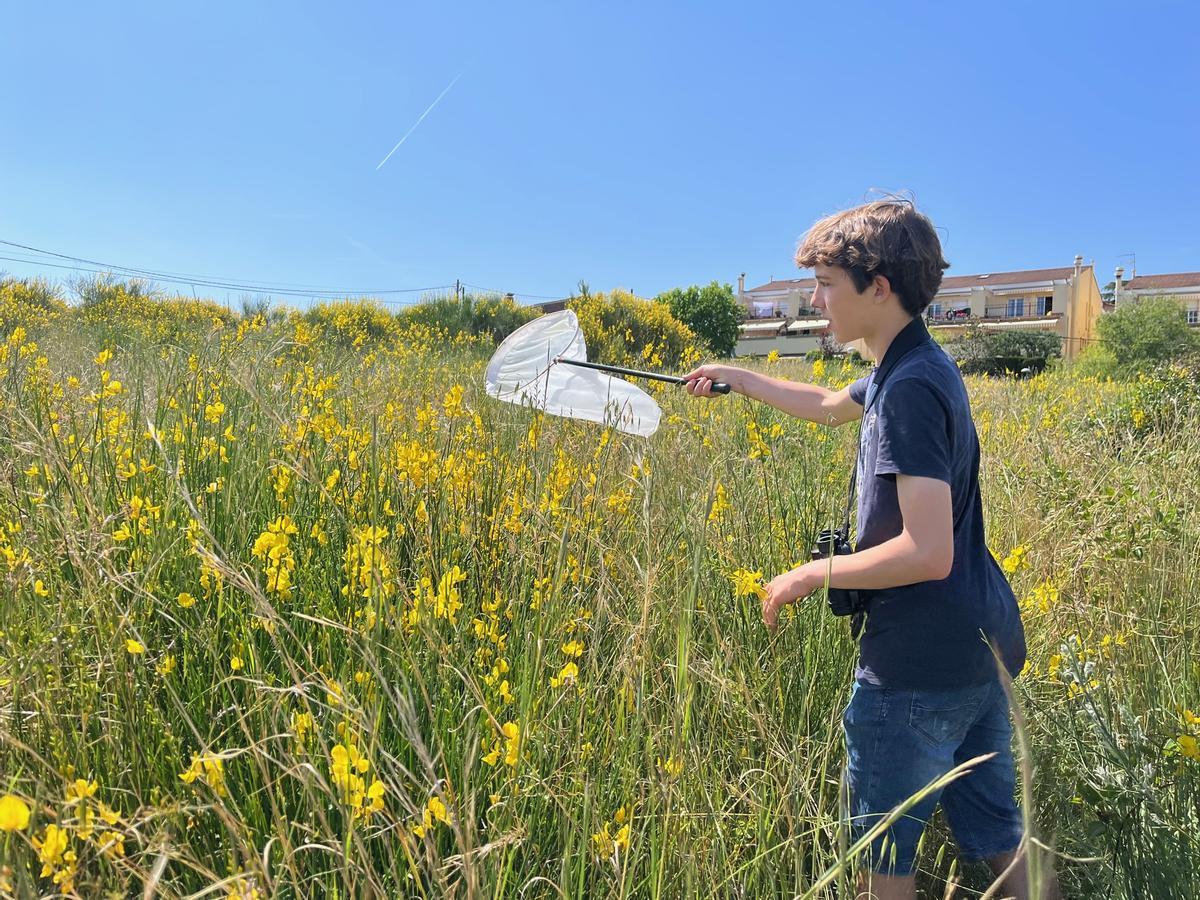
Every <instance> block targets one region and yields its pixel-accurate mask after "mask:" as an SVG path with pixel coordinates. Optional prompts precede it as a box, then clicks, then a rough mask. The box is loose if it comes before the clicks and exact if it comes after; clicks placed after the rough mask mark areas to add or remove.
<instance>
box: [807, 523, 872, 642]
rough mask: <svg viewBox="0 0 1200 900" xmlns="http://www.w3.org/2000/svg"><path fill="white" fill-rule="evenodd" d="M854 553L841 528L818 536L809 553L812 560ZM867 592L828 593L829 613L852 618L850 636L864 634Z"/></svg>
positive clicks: (830, 591)
mask: <svg viewBox="0 0 1200 900" xmlns="http://www.w3.org/2000/svg"><path fill="white" fill-rule="evenodd" d="M853 552H854V548H853V547H851V546H850V539H849V538H848V537H847V534H846V531H845V530H843V529H841V528H826V529H825V530H824V531H822V532H821V533H820V534H819V535H817V543H816V544H815V545H813V548H812V551H811V552H810V553H809V557H810V558H811V559H829V558H830V557H831V556H844V555H847V554H850V553H853ZM866 593H867V592H866V591H860V590H855V589H851V588H835V587H831V588H829V590H828V591H826V599H827V602H828V603H829V611H830V612H831V613H833V614H834V615H835V616H852V617H853V618H851V620H850V636H851V637H852V638H857V637H858V635H859V634H860V633H861V632H862V627H863V620H864V618H865V616H866V611H867V598H866Z"/></svg>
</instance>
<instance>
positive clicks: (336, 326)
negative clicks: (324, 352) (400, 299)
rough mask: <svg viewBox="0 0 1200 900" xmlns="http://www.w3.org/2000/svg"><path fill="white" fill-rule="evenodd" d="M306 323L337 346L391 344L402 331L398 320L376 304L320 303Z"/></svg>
mask: <svg viewBox="0 0 1200 900" xmlns="http://www.w3.org/2000/svg"><path fill="white" fill-rule="evenodd" d="M303 319H304V321H306V322H307V323H308V324H309V325H312V326H314V327H315V328H317V329H318V330H319V331H320V332H321V333H322V334H324V335H326V336H328V337H329V338H331V339H332V340H333V341H334V342H336V343H339V344H343V345H346V346H351V347H362V346H364V345H366V344H372V343H376V342H379V341H386V340H389V339H391V338H393V337H395V336H396V334H397V333H398V332H399V330H400V328H399V323H398V322H397V321H396V317H395V316H394V315H392V313H390V312H389V311H388V310H386V309H384V308H383V307H382V306H381V305H380V304H379V303H378V302H376V301H374V300H338V301H335V302H332V303H318V304H316V305H315V306H312V307H310V308H309V309H308V310H306V311H305V312H304V314H303Z"/></svg>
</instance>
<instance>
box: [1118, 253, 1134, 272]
mask: <svg viewBox="0 0 1200 900" xmlns="http://www.w3.org/2000/svg"><path fill="white" fill-rule="evenodd" d="M1126 257H1129V260H1130V262H1129V277H1130V278H1134V277H1136V276H1137V254H1136V253H1134V252H1133V251H1132V250H1130V251H1129V252H1128V253H1119V254H1117V259H1125V258H1126Z"/></svg>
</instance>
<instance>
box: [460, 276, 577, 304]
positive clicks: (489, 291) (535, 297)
mask: <svg viewBox="0 0 1200 900" xmlns="http://www.w3.org/2000/svg"><path fill="white" fill-rule="evenodd" d="M463 287H469V288H474V289H475V290H477V291H483V292H484V293H485V294H512V295H513V296H514V297H528V298H529V299H530V300H563V299H565V298H563V297H551V296H548V295H546V294H522V293H521V292H520V291H499V290H496V289H495V288H486V287H481V286H480V285H478V284H467V283H466V282H465V281H464V282H463Z"/></svg>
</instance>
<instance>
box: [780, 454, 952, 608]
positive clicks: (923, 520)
mask: <svg viewBox="0 0 1200 900" xmlns="http://www.w3.org/2000/svg"><path fill="white" fill-rule="evenodd" d="M896 496H897V499H898V500H899V503H900V515H901V517H902V518H903V520H904V522H903V527H902V528H901V531H900V533H899V534H898V535H896V536H895V537H894V538H891V539H890V540H886V541H884V542H883V543H882V544H877V545H876V546H874V547H870V548H869V549H866V550H859V551H858V552H856V553H849V554H844V555H841V556H831V557H829V558H827V559H814V560H812V561H810V562H806V563H804V564H803V565H801V566H797V567H796V568H795V569H792V570H791V571H790V572H784V573H783V574H782V575H779V576H777V577H775V578H774V579H772V580H771V583H770V584H768V585H767V596H766V598H765V599H764V600H763V619H764V620H765V621H766V623H767V627H768V628H769V629H771V631H774V630H775V626H776V622H777V619H778V616H779V610H780V609H781V608H782V607H784V606H786V605H787V604H789V603H794V602H795V601H796V600H799V599H801V598H803V597H807V596H808V595H809V594H811V593H812V592H813V591H815V590H817V589H818V588H821V587H824V586H825V585H826V584H828V586H829V587H834V588H852V589H853V588H857V589H858V590H879V589H881V588H890V587H900V586H901V585H905V584H917V583H918V582H921V581H941V580H942V579H943V578H947V577H949V575H950V570H951V568H952V567H953V565H954V508H953V505H952V503H951V500H950V485H949V484H947V483H946V482H945V481H942V480H940V479H938V478H925V477H921V476H917V475H897V476H896Z"/></svg>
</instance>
